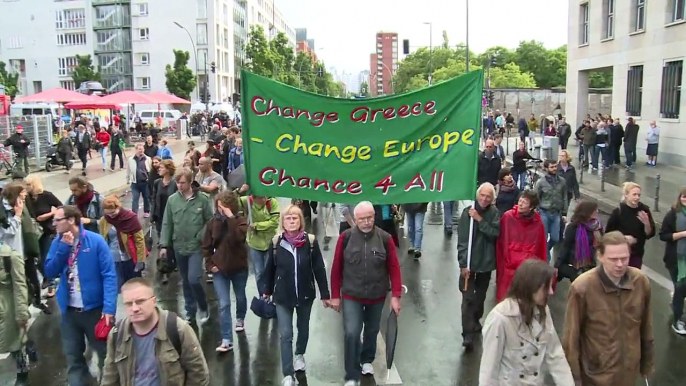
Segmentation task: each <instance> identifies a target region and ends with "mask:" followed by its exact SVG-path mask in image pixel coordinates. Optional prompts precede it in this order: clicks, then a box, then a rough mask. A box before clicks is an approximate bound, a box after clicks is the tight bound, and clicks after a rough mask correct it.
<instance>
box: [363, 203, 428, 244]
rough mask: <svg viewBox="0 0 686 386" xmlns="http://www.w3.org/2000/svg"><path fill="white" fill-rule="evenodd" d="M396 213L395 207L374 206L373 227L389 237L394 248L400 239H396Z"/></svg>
mask: <svg viewBox="0 0 686 386" xmlns="http://www.w3.org/2000/svg"><path fill="white" fill-rule="evenodd" d="M397 212H398V209H397V207H396V206H395V205H388V204H386V205H374V225H376V226H377V227H379V228H381V229H382V230H384V231H385V232H386V233H388V234H389V235H391V238H392V239H393V243H395V246H396V247H399V246H400V239H399V238H398V229H397V224H396V222H395V218H396V217H395V216H396V213H397ZM422 222H423V220H422ZM408 233H409V231H408ZM415 233H416V232H415Z"/></svg>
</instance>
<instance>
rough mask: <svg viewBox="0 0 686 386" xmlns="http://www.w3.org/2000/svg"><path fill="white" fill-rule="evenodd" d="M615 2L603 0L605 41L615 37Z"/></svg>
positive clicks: (613, 0)
mask: <svg viewBox="0 0 686 386" xmlns="http://www.w3.org/2000/svg"><path fill="white" fill-rule="evenodd" d="M615 1H616V0H603V16H604V17H603V39H612V38H613V37H614V36H615Z"/></svg>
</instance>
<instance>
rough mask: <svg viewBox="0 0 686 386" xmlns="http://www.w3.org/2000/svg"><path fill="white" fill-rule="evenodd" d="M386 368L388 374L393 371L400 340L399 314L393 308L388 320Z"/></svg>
mask: <svg viewBox="0 0 686 386" xmlns="http://www.w3.org/2000/svg"><path fill="white" fill-rule="evenodd" d="M385 338H386V339H385V340H386V368H387V369H388V374H389V375H390V373H391V367H392V366H393V357H395V343H396V342H397V340H398V315H396V314H395V312H393V311H392V310H391V313H390V314H389V315H388V321H387V322H386V337H385Z"/></svg>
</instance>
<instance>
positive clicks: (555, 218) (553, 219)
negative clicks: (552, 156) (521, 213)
mask: <svg viewBox="0 0 686 386" xmlns="http://www.w3.org/2000/svg"><path fill="white" fill-rule="evenodd" d="M543 169H544V170H545V172H546V175H545V177H544V178H541V179H539V180H538V181H536V185H535V186H534V190H535V191H536V195H538V200H539V201H540V204H539V207H538V213H540V215H541V220H542V221H543V226H544V227H545V233H546V234H547V235H548V254H547V258H548V261H550V259H551V256H552V249H553V247H554V246H555V244H557V243H558V242H559V241H560V227H561V226H562V223H564V222H565V221H566V220H567V206H568V203H567V183H566V182H565V180H564V178H562V177H561V176H559V175H558V174H557V161H553V160H545V162H543Z"/></svg>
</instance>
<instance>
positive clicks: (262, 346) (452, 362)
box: [0, 195, 686, 386]
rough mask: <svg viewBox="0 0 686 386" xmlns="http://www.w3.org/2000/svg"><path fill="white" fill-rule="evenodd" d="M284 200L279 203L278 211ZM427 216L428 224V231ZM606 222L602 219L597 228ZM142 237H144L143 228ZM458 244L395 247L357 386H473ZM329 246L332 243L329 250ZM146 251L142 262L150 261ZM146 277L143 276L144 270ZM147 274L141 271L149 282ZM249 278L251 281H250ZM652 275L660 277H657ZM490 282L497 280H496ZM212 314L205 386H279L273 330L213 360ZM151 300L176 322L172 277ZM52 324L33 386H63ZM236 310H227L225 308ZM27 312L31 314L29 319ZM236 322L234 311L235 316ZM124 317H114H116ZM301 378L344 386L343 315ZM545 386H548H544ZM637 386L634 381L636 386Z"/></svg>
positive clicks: (318, 316) (658, 310)
mask: <svg viewBox="0 0 686 386" xmlns="http://www.w3.org/2000/svg"><path fill="white" fill-rule="evenodd" d="M287 203H288V200H284V199H281V200H280V204H281V205H285V204H287ZM124 205H125V206H128V205H130V195H128V196H126V197H125V201H124ZM321 216H322V215H321V211H320V215H319V219H318V220H316V221H315V225H316V226H317V235H318V236H319V239H320V240H321V239H323V231H322V227H321V222H322V217H321ZM431 217H432V216H431V214H427V222H431ZM606 219H607V218H606V217H605V216H604V217H603V221H605V220H606ZM144 229H147V227H146V225H144ZM456 239H457V237H456V234H454V235H453V236H452V238H451V239H446V238H445V237H444V236H443V232H442V226H441V225H429V224H426V225H425V228H424V243H423V257H422V259H421V261H420V262H416V261H414V259H413V258H411V257H410V256H409V255H407V254H406V253H405V251H406V250H407V239H401V240H402V241H401V243H402V245H401V249H400V251H399V258H400V263H401V268H402V273H403V282H404V284H405V285H406V286H407V288H408V293H407V294H406V295H404V297H403V302H402V306H403V308H402V312H401V317H400V318H399V327H398V329H399V337H398V343H397V349H396V355H395V365H394V367H395V368H394V369H392V371H391V376H390V378H389V382H388V383H385V381H386V371H385V353H384V348H383V341H382V338H381V336H382V335H383V332H384V330H385V320H386V316H387V315H388V312H389V311H388V309H387V310H386V311H385V313H384V316H383V317H382V334H380V338H379V347H378V349H377V360H376V362H375V363H374V368H375V372H376V376H375V378H372V377H367V378H366V379H363V383H362V384H363V385H376V384H379V385H381V384H394V385H397V384H404V385H431V386H434V385H435V386H443V385H445V386H448V385H464V386H476V385H477V384H478V369H479V362H480V358H481V351H480V347H479V344H478V341H477V345H476V349H475V351H474V352H473V353H471V354H463V350H462V346H461V344H462V339H461V336H460V333H461V326H460V303H461V296H460V295H459V290H458V285H457V272H458V266H457V261H456ZM335 241H336V239H335V238H334V239H333V240H332V241H331V242H332V243H335ZM663 251H664V246H663V243H662V242H660V241H659V240H658V239H657V237H656V238H653V239H651V240H649V241H648V243H647V245H646V257H645V260H644V261H645V264H646V265H647V266H648V269H650V270H652V271H657V272H662V271H663V270H664V269H663V267H662V253H663ZM324 256H325V261H326V262H327V265H330V264H331V262H332V259H333V247H332V248H331V249H330V250H329V251H326V252H324ZM155 258H156V251H154V252H153V253H152V254H151V255H150V257H149V258H148V261H150V262H152V261H155ZM149 267H150V266H149ZM151 271H152V270H151V269H150V268H148V273H149V274H151V273H152V272H151ZM251 275H252V274H251ZM658 275H661V274H659V273H658ZM494 276H495V275H494ZM651 283H652V285H653V291H652V301H653V303H652V304H653V318H654V332H655V337H656V343H655V345H656V363H657V365H656V372H655V374H654V375H653V377H652V378H651V379H650V384H655V385H679V384H682V383H683V382H682V380H683V379H684V377H686V368H684V367H681V366H680V365H679V364H678V363H677V359H676V358H681V356H682V353H683V352H684V350H686V340H685V339H684V338H682V337H678V336H676V334H674V333H673V332H672V331H671V329H670V326H669V325H670V321H671V308H670V305H669V302H670V291H669V290H668V289H666V288H664V287H663V286H662V285H661V284H660V283H659V282H656V281H654V280H651ZM491 284H492V285H491V288H490V289H489V291H490V292H489V296H488V300H487V312H488V311H489V310H490V309H491V308H492V307H493V305H494V297H495V296H494V295H495V294H494V291H495V290H494V288H495V282H494V281H492V283H491ZM206 288H207V290H208V297H209V299H210V304H211V312H212V319H211V320H210V322H209V323H208V324H206V325H205V326H201V327H200V329H199V337H200V341H201V344H202V347H203V349H204V352H205V355H206V359H207V362H208V364H209V368H210V373H211V374H212V379H211V384H212V385H246V386H247V385H260V386H261V385H278V384H280V382H281V379H282V375H281V365H280V358H279V336H278V331H277V329H276V323H274V322H270V321H262V320H260V319H258V318H257V317H256V316H255V315H254V314H253V313H252V312H251V311H248V316H247V318H246V330H245V332H244V333H242V334H237V333H234V338H235V339H234V345H235V347H234V351H233V352H232V353H228V354H224V355H217V354H216V353H215V351H214V348H215V347H216V346H217V345H218V344H219V342H220V338H219V321H218V319H217V318H218V312H217V305H218V302H217V298H216V295H214V290H213V288H212V286H211V285H207V286H206ZM568 288H569V284H568V282H566V281H565V282H562V283H560V284H559V285H558V287H557V292H556V294H555V295H554V296H553V297H552V299H550V303H549V305H550V309H551V312H552V316H553V320H554V323H555V327H556V329H557V331H558V334H561V333H562V324H563V320H564V313H565V297H566V293H567V289H568ZM256 292H257V291H256V287H255V282H254V279H253V278H250V279H249V281H248V288H247V295H248V301H250V299H251V298H252V296H253V295H255V294H256ZM156 293H157V294H158V295H157V296H158V300H159V303H160V305H161V306H162V307H163V308H166V309H168V310H171V311H175V312H181V313H182V314H183V296H182V294H181V289H180V279H179V277H178V274H174V276H172V278H171V280H170V282H169V284H167V285H165V286H162V285H160V284H156ZM49 304H50V308H51V310H52V311H53V314H52V315H39V316H38V317H37V318H36V320H35V322H34V324H33V325H32V327H31V330H30V333H29V336H30V338H31V339H33V341H35V342H36V348H37V351H38V354H39V357H40V360H39V363H38V365H37V367H36V368H35V370H34V371H32V372H31V381H32V383H34V384H39V385H46V386H53V385H55V386H57V385H60V386H61V385H64V384H65V382H66V381H65V379H66V374H65V373H66V363H65V359H64V356H63V355H62V351H61V341H60V338H59V337H60V331H59V318H60V316H59V311H58V310H57V308H56V305H55V303H54V300H51V301H50V302H49ZM232 306H234V307H235V303H233V304H232ZM34 311H35V310H34ZM233 311H234V312H235V308H234V309H233ZM122 312H123V307H121V305H120V307H119V308H118V317H121V316H122ZM305 356H306V359H307V362H308V363H307V364H308V371H307V373H306V374H299V377H298V378H299V380H300V384H301V385H308V384H309V385H315V386H319V385H340V384H342V380H343V374H344V372H343V331H342V322H341V315H339V314H337V313H336V312H334V311H331V310H329V309H324V308H323V307H322V306H321V303H319V302H317V303H315V306H314V307H313V310H312V318H311V321H310V340H309V346H308V350H307V353H306V355H305ZM13 365H14V363H13V362H12V361H11V360H8V359H5V360H2V361H0V371H1V373H2V377H1V378H0V385H5V384H11V382H13V379H14V374H13V373H14V369H13ZM550 384H552V383H550ZM639 384H641V385H644V384H645V383H644V382H643V381H642V382H640V383H637V385H639Z"/></svg>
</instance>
